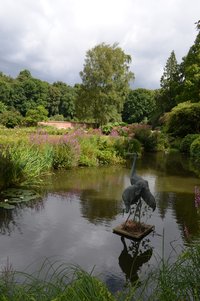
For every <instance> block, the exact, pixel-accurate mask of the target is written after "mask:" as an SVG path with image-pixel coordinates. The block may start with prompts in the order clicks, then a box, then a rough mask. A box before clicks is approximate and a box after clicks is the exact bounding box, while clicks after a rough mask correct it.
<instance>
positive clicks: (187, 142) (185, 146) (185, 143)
mask: <svg viewBox="0 0 200 301" xmlns="http://www.w3.org/2000/svg"><path fill="white" fill-rule="evenodd" d="M198 137H200V135H198V134H188V135H186V136H185V137H184V138H183V140H182V141H181V144H180V151H181V152H182V153H189V152H190V146H191V144H192V142H193V141H194V140H195V139H197V138H198Z"/></svg>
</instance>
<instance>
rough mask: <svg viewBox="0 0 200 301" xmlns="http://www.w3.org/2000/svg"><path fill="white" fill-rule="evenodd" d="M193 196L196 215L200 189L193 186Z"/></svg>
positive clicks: (199, 202)
mask: <svg viewBox="0 0 200 301" xmlns="http://www.w3.org/2000/svg"><path fill="white" fill-rule="evenodd" d="M194 196H195V198H194V203H195V208H196V210H197V213H199V214H200V188H199V187H198V186H195V188H194Z"/></svg>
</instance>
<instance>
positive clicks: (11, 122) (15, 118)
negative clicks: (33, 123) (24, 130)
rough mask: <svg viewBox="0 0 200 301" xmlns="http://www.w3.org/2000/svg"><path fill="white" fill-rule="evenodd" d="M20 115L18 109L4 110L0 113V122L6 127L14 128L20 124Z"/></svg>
mask: <svg viewBox="0 0 200 301" xmlns="http://www.w3.org/2000/svg"><path fill="white" fill-rule="evenodd" d="M22 120H23V119H22V116H21V114H20V113H19V112H18V111H14V110H11V111H4V112H3V113H1V114H0V122H1V124H3V125H5V126H6V127H7V128H14V127H16V126H19V125H21V124H22Z"/></svg>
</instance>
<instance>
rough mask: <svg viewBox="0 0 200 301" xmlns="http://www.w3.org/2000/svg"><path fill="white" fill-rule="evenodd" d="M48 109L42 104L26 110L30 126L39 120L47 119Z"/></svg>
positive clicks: (26, 121) (27, 122)
mask: <svg viewBox="0 0 200 301" xmlns="http://www.w3.org/2000/svg"><path fill="white" fill-rule="evenodd" d="M47 116H48V111H47V110H46V109H45V108H44V107H43V106H42V105H40V106H37V107H36V108H35V109H30V110H28V111H27V112H26V117H25V123H26V125H28V126H34V125H37V123H38V122H39V121H44V120H47V119H48V118H47Z"/></svg>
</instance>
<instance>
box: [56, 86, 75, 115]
mask: <svg viewBox="0 0 200 301" xmlns="http://www.w3.org/2000/svg"><path fill="white" fill-rule="evenodd" d="M53 86H54V87H56V88H58V90H59V91H60V103H59V114H60V115H63V116H64V117H65V118H68V119H72V118H73V117H74V114H75V99H76V91H75V89H74V88H73V87H71V86H69V85H67V84H65V83H63V82H61V81H58V82H55V83H53Z"/></svg>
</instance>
